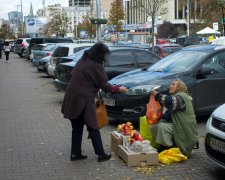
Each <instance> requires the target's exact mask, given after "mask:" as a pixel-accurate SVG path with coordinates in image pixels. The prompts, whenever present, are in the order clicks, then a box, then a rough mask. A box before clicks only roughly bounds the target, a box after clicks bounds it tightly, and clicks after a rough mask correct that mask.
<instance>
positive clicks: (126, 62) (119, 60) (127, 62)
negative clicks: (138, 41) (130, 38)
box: [108, 50, 135, 67]
mask: <svg viewBox="0 0 225 180" xmlns="http://www.w3.org/2000/svg"><path fill="white" fill-rule="evenodd" d="M108 64H109V66H123V67H130V66H134V65H135V60H134V57H133V55H132V51H127V50H123V51H122V50H121V51H115V52H112V53H111V54H110V56H109V57H108Z"/></svg>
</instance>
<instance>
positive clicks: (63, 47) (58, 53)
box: [47, 43, 93, 79]
mask: <svg viewBox="0 0 225 180" xmlns="http://www.w3.org/2000/svg"><path fill="white" fill-rule="evenodd" d="M91 46H93V43H86V44H85V43H82V44H74V43H73V44H71V43H63V44H59V45H58V47H57V48H56V49H55V51H54V52H53V54H52V56H51V58H50V64H49V65H48V69H47V70H48V74H49V75H50V76H51V77H53V78H54V79H55V77H56V74H55V73H56V72H55V67H56V64H57V58H59V57H66V56H70V55H72V54H74V53H76V52H78V51H80V50H82V49H84V48H86V47H91Z"/></svg>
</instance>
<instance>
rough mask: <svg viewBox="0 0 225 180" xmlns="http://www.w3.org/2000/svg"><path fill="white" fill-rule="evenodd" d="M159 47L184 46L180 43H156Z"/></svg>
mask: <svg viewBox="0 0 225 180" xmlns="http://www.w3.org/2000/svg"><path fill="white" fill-rule="evenodd" d="M156 46H159V47H183V46H181V45H180V44H156Z"/></svg>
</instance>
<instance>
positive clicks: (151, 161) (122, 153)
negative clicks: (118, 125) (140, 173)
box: [118, 145, 159, 166]
mask: <svg viewBox="0 0 225 180" xmlns="http://www.w3.org/2000/svg"><path fill="white" fill-rule="evenodd" d="M118 156H119V157H121V158H122V159H123V160H124V162H125V163H126V165H127V166H139V165H140V164H141V163H142V162H143V163H145V165H158V164H159V160H158V152H156V151H154V150H152V151H149V152H146V153H136V152H129V151H127V150H126V149H125V148H124V147H123V146H122V145H119V146H118Z"/></svg>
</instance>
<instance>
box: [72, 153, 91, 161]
mask: <svg viewBox="0 0 225 180" xmlns="http://www.w3.org/2000/svg"><path fill="white" fill-rule="evenodd" d="M82 159H87V156H86V155H83V154H77V155H75V154H72V155H71V156H70V161H77V160H82Z"/></svg>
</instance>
